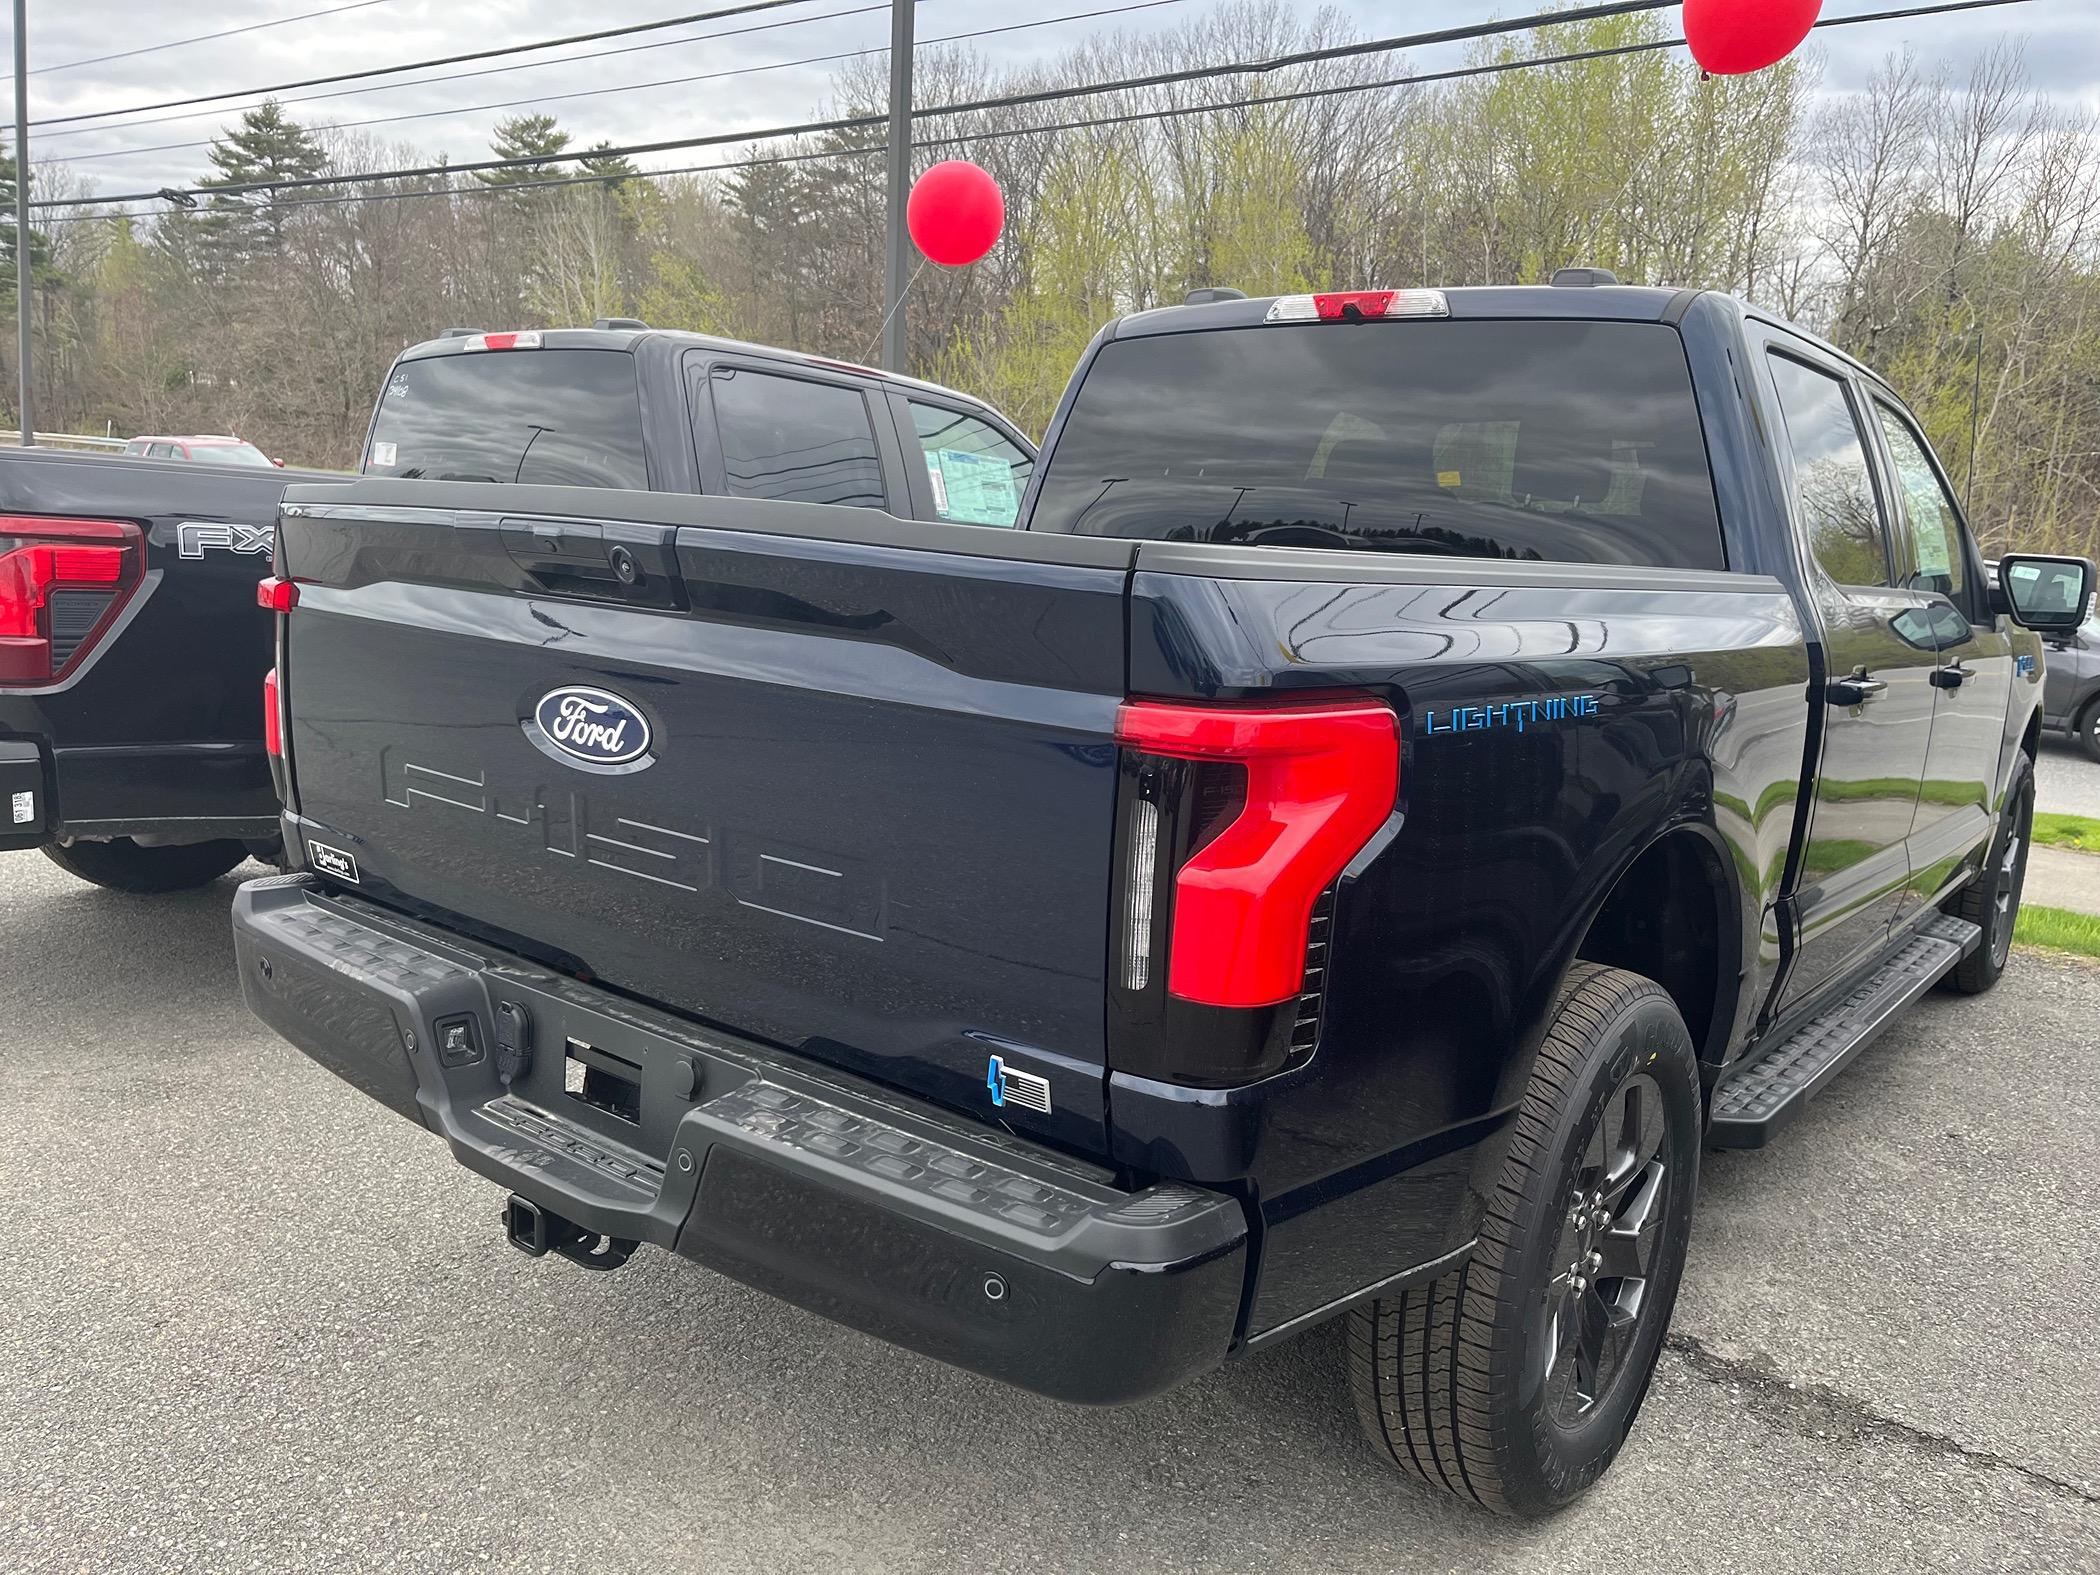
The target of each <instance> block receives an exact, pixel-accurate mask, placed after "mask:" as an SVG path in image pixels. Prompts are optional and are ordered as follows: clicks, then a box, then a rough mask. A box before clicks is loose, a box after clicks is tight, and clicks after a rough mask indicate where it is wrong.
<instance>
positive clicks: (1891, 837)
mask: <svg viewBox="0 0 2100 1575" xmlns="http://www.w3.org/2000/svg"><path fill="white" fill-rule="evenodd" d="M1767 365H1768V366H1769V368H1770V371H1771V375H1772V382H1773V385H1774V388H1775V391H1776V392H1777V395H1778V400H1779V410H1780V415H1781V418H1782V425H1783V428H1784V434H1785V442H1786V448H1787V450H1788V452H1789V453H1790V456H1791V461H1792V464H1791V471H1792V480H1793V491H1794V511H1795V519H1796V520H1797V521H1798V522H1799V528H1800V530H1801V532H1802V535H1803V538H1804V541H1805V544H1806V546H1807V547H1808V554H1807V557H1808V563H1807V566H1806V567H1807V571H1808V581H1809V586H1810V591H1811V594H1812V595H1813V596H1814V598H1815V601H1816V607H1817V612H1818V615H1819V620H1820V622H1821V624H1822V626H1823V643H1824V653H1825V661H1826V666H1827V671H1826V674H1825V680H1824V691H1823V694H1822V695H1821V696H1820V697H1818V698H1820V699H1821V701H1822V702H1823V748H1822V754H1821V758H1820V760H1819V761H1818V764H1817V771H1816V775H1815V782H1814V800H1813V803H1812V804H1811V807H1810V811H1809V826H1808V842H1807V846H1806V848H1805V850H1804V851H1803V854H1802V858H1801V871H1800V875H1799V879H1798V881H1797V883H1796V887H1795V903H1796V910H1797V914H1798V932H1797V940H1796V947H1795V954H1794V962H1793V967H1792V969H1791V971H1790V972H1789V974H1788V978H1787V985H1786V990H1785V993H1784V995H1783V996H1782V997H1781V1000H1780V1003H1779V1004H1780V1006H1781V1007H1782V1008H1784V1007H1786V1006H1789V1005H1791V1004H1793V1003H1794V1002H1795V1001H1797V1000H1799V999H1801V998H1802V997H1803V996H1805V995H1807V994H1808V993H1810V992H1811V991H1813V990H1815V989H1816V988H1817V987H1818V986H1820V985H1822V984H1825V983H1827V982H1829V981H1830V980H1831V979H1833V978H1834V977H1837V976H1838V975H1841V974H1843V973H1845V972H1847V971H1848V970H1850V969H1852V968H1854V967H1856V966H1858V965H1860V964H1863V963H1866V962H1868V961H1870V960H1871V959H1872V958H1873V957H1874V956H1875V955H1876V954H1877V953H1878V952H1879V951H1880V950H1881V949H1882V948H1883V947H1884V946H1885V945H1886V944H1887V941H1888V936H1889V930H1890V927H1891V925H1893V924H1894V922H1895V920H1896V917H1897V913H1898V911H1899V909H1900V908H1901V906H1902V904H1903V902H1904V900H1905V895H1906V887H1907V885H1908V882H1909V879H1910V850H1909V847H1908V843H1909V840H1910V836H1911V829H1912V823H1913V821H1914V820H1915V818H1916V816H1917V810H1918V795H1919V787H1918V784H1919V782H1920V781H1921V779H1922V778H1923V777H1924V775H1925V767H1926V754H1927V750H1928V747H1929V745H1930V742H1931V737H1932V715H1933V699H1934V696H1935V694H1936V693H1937V691H1936V690H1935V688H1934V686H1933V676H1934V674H1935V673H1936V672H1937V671H1938V669H1939V666H1940V658H1939V653H1938V652H1937V651H1936V650H1935V649H1934V648H1933V647H1932V646H1931V644H1930V643H1927V644H1925V645H1923V646H1921V645H1920V644H1919V643H1918V642H1917V640H1916V639H1915V627H1914V626H1915V623H1916V620H1917V619H1918V618H1919V617H1920V616H1921V615H1922V614H1923V613H1924V611H1925V609H1926V607H1927V606H1928V605H1929V603H1930V602H1931V601H1932V600H1933V598H1932V597H1931V596H1929V595H1927V594H1926V593H1924V592H1922V591H1918V590H1915V589H1912V588H1911V587H1909V586H1908V585H1905V584H1902V583H1900V581H1899V568H1898V559H1897V558H1896V556H1895V552H1894V544H1893V538H1892V533H1891V531H1890V529H1889V516H1888V513H1887V510H1886V508H1885V506H1884V501H1883V498H1882V495H1881V492H1880V490H1879V489H1878V488H1877V486H1876V485H1875V476H1874V469H1873V466H1872V464H1871V463H1870V461H1869V457H1868V456H1869V453H1870V452H1871V444H1870V441H1869V438H1868V432H1867V427H1866V424H1865V418H1864V413H1863V411H1862V410H1861V408H1860V404H1859V401H1858V400H1857V398H1856V397H1855V395H1854V393H1853V389H1852V385H1851V381H1850V379H1849V377H1848V376H1847V375H1846V374H1845V372H1844V371H1843V370H1842V369H1841V368H1839V367H1836V366H1834V365H1830V364H1828V363H1826V362H1823V361H1822V359H1821V358H1820V357H1818V356H1815V355H1814V354H1813V352H1812V351H1810V350H1809V349H1807V348H1806V347H1802V348H1799V349H1797V348H1796V347H1795V346H1794V345H1793V344H1792V343H1791V342H1788V343H1787V345H1786V346H1785V348H1779V347H1776V346H1775V347H1774V348H1772V349H1771V350H1770V351H1769V353H1768V357H1767ZM1904 578H1907V576H1904ZM1907 636H1908V637H1907Z"/></svg>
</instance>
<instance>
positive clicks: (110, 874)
mask: <svg viewBox="0 0 2100 1575" xmlns="http://www.w3.org/2000/svg"><path fill="white" fill-rule="evenodd" d="M44 852H45V853H46V854H47V855H48V856H49V857H50V860H51V862H52V863H54V864H56V865H57V866H58V867H59V868H60V869H62V870H64V871H65V872H66V873H67V874H69V875H78V876H79V877H80V878H81V879H82V880H85V881H93V882H94V883H95V884H96V885H97V886H107V887H108V888H109V889H110V890H111V891H128V892H135V893H139V894H141V895H151V894H153V893H156V892H164V891H189V890H191V889H192V888H194V887H197V886H208V885H210V884H211V883H212V882H213V881H215V880H217V879H218V878H219V877H220V876H221V875H224V874H225V873H226V872H227V871H228V870H230V869H232V868H233V867H234V866H235V865H236V864H238V863H240V862H241V860H243V859H245V858H246V857H247V856H248V849H247V848H246V847H245V846H244V845H243V844H241V843H238V842H189V843H183V844H181V845H180V846H177V847H145V846H142V845H141V844H139V843H136V842H133V841H132V840H131V839H130V838H129V837H118V838H116V839H114V840H113V841H109V842H74V843H69V844H66V845H63V846H61V845H60V844H57V843H46V844H45V846H44Z"/></svg>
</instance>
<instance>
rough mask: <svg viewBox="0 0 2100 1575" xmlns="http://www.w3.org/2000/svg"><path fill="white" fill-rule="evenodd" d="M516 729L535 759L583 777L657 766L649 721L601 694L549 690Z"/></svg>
mask: <svg viewBox="0 0 2100 1575" xmlns="http://www.w3.org/2000/svg"><path fill="white" fill-rule="evenodd" d="M521 725H522V726H523V727H524V729H525V736H526V737H527V738H529V739H531V740H532V742H533V746H534V747H535V748H537V749H538V750H539V751H540V753H542V754H544V755H548V756H551V757H552V758H554V759H556V760H559V761H561V762H562V763H563V764H564V765H571V766H578V767H580V768H582V769H583V770H585V771H597V772H602V773H608V774H612V773H620V774H624V773H626V772H629V771H640V770H642V769H644V768H645V767H647V766H651V765H654V764H655V763H656V762H655V760H654V759H653V758H652V757H651V756H650V754H649V719H648V718H647V717H645V716H643V715H642V713H641V712H640V711H638V710H636V709H635V708H634V707H633V706H631V705H629V704H628V703H627V702H626V701H625V700H622V699H621V698H620V697H619V696H618V695H616V694H609V693H607V692H606V691H605V690H603V689H586V688H583V687H581V686H578V685H571V686H569V687H568V688H566V689H555V690H551V691H549V692H548V693H547V694H546V695H544V696H543V697H542V698H541V700H540V703H539V704H538V705H536V706H534V707H533V709H532V715H531V716H529V717H527V718H525V720H524V722H523V723H522V724H521Z"/></svg>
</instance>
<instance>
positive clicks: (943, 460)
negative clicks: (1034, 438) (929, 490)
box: [926, 448, 1021, 525]
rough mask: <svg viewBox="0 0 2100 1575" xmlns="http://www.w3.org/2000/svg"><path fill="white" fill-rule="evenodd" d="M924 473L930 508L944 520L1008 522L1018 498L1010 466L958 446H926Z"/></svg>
mask: <svg viewBox="0 0 2100 1575" xmlns="http://www.w3.org/2000/svg"><path fill="white" fill-rule="evenodd" d="M926 473H927V476H928V478H929V479H930V480H931V481H932V483H933V501H934V507H935V508H936V509H937V510H938V511H939V513H940V516H941V518H942V519H944V520H954V521H958V522H960V523H962V524H965V525H1011V524H1012V523H1013V522H1014V516H1015V515H1016V514H1017V513H1018V512H1019V511H1020V506H1021V499H1020V495H1019V493H1018V492H1017V491H1016V489H1015V487H1014V472H1013V466H1012V465H1010V464H1008V463H1007V462H1006V461H1005V460H1003V459H995V458H993V457H992V456H991V455H989V454H972V453H969V452H967V451H966V450H963V449H959V448H936V449H929V450H928V451H927V453H926Z"/></svg>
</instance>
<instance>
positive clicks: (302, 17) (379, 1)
mask: <svg viewBox="0 0 2100 1575" xmlns="http://www.w3.org/2000/svg"><path fill="white" fill-rule="evenodd" d="M388 3H389V0H351V3H350V4H348V5H332V6H330V7H328V8H327V9H326V10H325V11H301V12H300V13H299V14H298V15H297V16H280V17H278V18H277V19H276V20H275V21H274V22H250V23H249V24H248V25H247V26H246V27H224V28H221V29H219V31H218V32H216V33H199V34H197V35H196V36H195V37H194V38H174V39H170V40H169V41H168V42H167V43H165V44H147V45H146V46H145V47H144V48H142V49H120V50H118V51H117V52H116V53H115V54H113V55H90V56H88V57H87V59H85V60H66V61H61V62H60V63H59V64H57V65H55V66H38V67H37V68H36V69H35V70H34V71H32V72H30V73H29V74H30V75H31V76H33V77H36V76H42V75H43V74H44V73H45V72H46V71H71V70H72V69H73V68H74V67H75V66H99V65H101V64H102V63H103V62H105V61H109V60H129V59H131V58H132V57H133V56H136V55H152V54H158V53H159V52H160V51H161V50H163V49H180V48H182V47H183V45H185V44H205V43H209V42H210V41H211V40H213V39H215V38H232V37H233V36H234V35H235V34H236V33H260V32H261V31H263V29H265V28H269V27H286V26H289V25H290V24H291V23H293V22H310V21H312V20H313V19H314V18H315V17H317V16H336V15H338V14H340V13H341V12H344V11H362V10H364V9H365V8H366V7H368V6H375V5H386V4H388Z"/></svg>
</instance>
